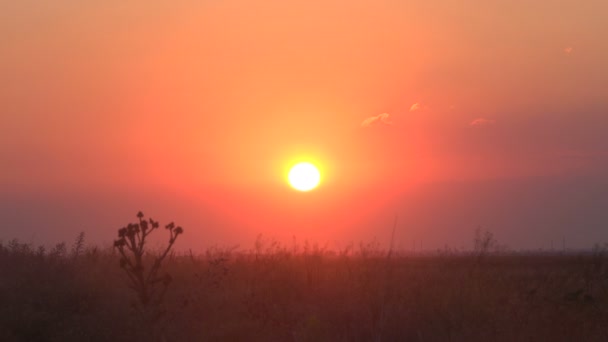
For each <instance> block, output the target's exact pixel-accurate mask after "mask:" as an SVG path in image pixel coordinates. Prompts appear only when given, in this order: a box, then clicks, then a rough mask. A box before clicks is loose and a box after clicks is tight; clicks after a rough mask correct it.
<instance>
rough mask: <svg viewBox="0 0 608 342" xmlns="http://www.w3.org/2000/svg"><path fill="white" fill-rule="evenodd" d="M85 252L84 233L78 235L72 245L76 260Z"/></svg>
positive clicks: (73, 256) (73, 255)
mask: <svg viewBox="0 0 608 342" xmlns="http://www.w3.org/2000/svg"><path fill="white" fill-rule="evenodd" d="M83 251H84V232H80V233H78V235H77V236H76V239H75V240H74V244H73V245H72V258H74V259H76V258H78V257H79V256H80V254H82V252H83Z"/></svg>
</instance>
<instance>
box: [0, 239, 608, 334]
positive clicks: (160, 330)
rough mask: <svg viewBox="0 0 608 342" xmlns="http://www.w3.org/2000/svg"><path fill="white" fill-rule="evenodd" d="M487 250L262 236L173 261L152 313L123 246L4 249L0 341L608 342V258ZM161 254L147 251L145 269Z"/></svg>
mask: <svg viewBox="0 0 608 342" xmlns="http://www.w3.org/2000/svg"><path fill="white" fill-rule="evenodd" d="M177 244H179V241H178V242H177ZM489 246H490V245H489V244H486V245H484V244H480V245H479V244H476V248H475V249H473V250H472V251H470V252H463V251H452V250H449V249H444V250H439V251H436V252H432V253H430V252H429V253H417V254H414V253H406V252H400V251H391V250H388V251H387V250H383V249H382V248H380V246H379V245H378V244H376V243H368V244H358V245H352V246H350V247H348V248H345V249H343V250H340V251H332V250H328V249H326V248H323V247H322V246H320V245H316V244H311V243H300V244H298V243H295V242H294V244H293V245H290V246H286V245H281V244H279V243H276V242H272V241H270V240H265V239H263V238H260V239H258V240H257V241H256V242H255V243H254V244H253V247H252V248H251V249H249V250H242V249H231V248H219V247H218V248H211V249H208V250H207V251H206V252H204V253H201V254H196V253H192V252H189V251H187V252H179V253H178V252H172V251H171V252H169V253H168V254H167V257H166V258H165V259H164V260H163V263H162V267H160V272H161V273H162V274H165V272H166V273H167V274H168V276H163V278H162V279H163V284H165V285H166V292H164V294H163V296H162V300H159V301H158V302H155V303H152V304H150V305H149V306H147V307H146V308H142V306H141V305H140V304H141V303H139V301H140V299H138V296H137V291H136V290H135V289H133V288H131V287H129V281H128V280H129V275H127V274H126V273H125V271H124V269H121V265H120V262H119V260H120V258H121V253H120V252H119V251H117V248H105V249H104V248H99V247H95V246H90V245H87V244H86V241H85V240H84V235H82V234H81V235H79V236H78V237H77V239H76V241H75V242H73V243H70V244H66V243H61V244H58V245H56V246H55V247H53V248H50V249H45V248H44V247H36V246H33V245H31V244H26V243H21V242H19V241H17V240H10V241H8V242H7V241H4V242H3V243H2V244H1V245H0V303H1V305H0V340H1V341H489V340H492V341H607V340H608V254H607V253H606V248H599V247H598V248H595V249H594V250H593V251H592V252H588V253H579V254H560V253H514V252H508V251H505V250H500V251H498V250H493V249H488V248H487V247H489ZM161 252H162V250H149V251H146V252H145V253H143V254H142V255H143V258H142V263H144V264H145V265H150V264H152V263H153V260H154V255H158V253H161ZM123 266H124V265H123ZM161 273H159V274H161ZM169 275H170V276H169Z"/></svg>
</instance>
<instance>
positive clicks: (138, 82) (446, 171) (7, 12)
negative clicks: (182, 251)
mask: <svg viewBox="0 0 608 342" xmlns="http://www.w3.org/2000/svg"><path fill="white" fill-rule="evenodd" d="M607 13H608V2H606V1H605V0H582V1H578V0H577V1H575V0H566V1H559V2H556V1H548V0H532V1H529V0H528V1H523V0H515V1H482V0H459V1H452V0H446V1H426V0H424V1H423V0H413V1H395V0H391V1H371V0H370V1H363V0H361V1H344V0H325V1H314V0H313V1H310V0H309V1H299V0H294V1H285V0H282V1H278V0H265V1H245V0H236V1H225V0H204V1H193V0H174V1H160V0H145V1H144V0H131V1H115V0H110V1H98V0H91V1H82V0H55V1H40V0H19V1H14V0H0V221H1V222H2V224H3V228H2V230H1V234H0V239H2V240H4V241H7V240H9V239H11V238H13V237H17V238H20V239H22V240H24V241H26V242H29V241H32V242H34V243H54V242H58V241H61V240H68V241H69V240H71V239H72V238H73V237H74V236H75V235H76V233H77V232H79V231H85V232H86V234H87V236H88V238H89V241H90V242H95V243H104V242H110V241H112V239H113V238H114V236H115V231H116V229H118V228H120V226H122V225H124V224H126V223H128V222H131V221H133V220H135V214H136V213H137V211H138V210H142V211H144V213H146V214H147V215H149V216H152V217H154V218H156V219H160V220H161V223H163V222H168V221H169V220H174V221H176V222H177V223H179V224H180V225H182V226H184V228H185V230H186V234H187V235H185V236H187V239H184V240H187V241H182V246H181V247H184V248H190V247H192V248H198V247H200V248H204V247H205V246H210V245H214V244H218V245H235V244H240V246H241V247H243V248H250V247H251V246H252V245H253V242H254V240H255V237H256V236H257V235H258V234H264V236H267V237H268V238H276V239H278V240H280V241H288V242H290V243H291V241H292V237H293V236H295V237H296V238H297V239H299V240H301V241H304V240H306V239H309V240H311V241H318V242H320V243H325V242H329V244H330V246H338V247H339V246H344V245H346V244H347V243H348V242H350V241H354V242H358V241H359V240H364V241H369V240H371V239H373V238H377V239H378V240H379V241H380V242H382V243H385V244H386V243H387V240H386V239H387V237H388V236H389V235H390V230H391V226H392V222H393V220H394V218H395V215H398V216H399V228H398V232H397V242H398V245H399V246H401V247H402V248H405V249H407V248H412V246H420V245H422V248H426V249H434V248H437V247H443V246H444V245H449V246H452V247H455V248H460V247H465V248H470V246H471V240H472V236H473V235H472V233H473V231H474V229H475V228H476V227H477V226H482V227H483V228H486V229H488V230H490V231H493V232H494V233H495V235H496V237H497V238H498V239H499V240H500V241H501V242H503V243H505V244H507V245H509V246H510V247H512V248H514V249H517V248H532V249H536V248H548V247H549V244H550V241H551V240H553V241H555V242H556V245H557V244H558V241H559V244H561V242H562V239H566V241H567V244H568V246H569V247H572V248H583V247H591V246H592V245H593V244H594V243H596V242H606V241H608V39H607V38H606V37H608V21H607V20H606V15H607ZM301 160H307V161H310V162H313V163H315V164H316V165H317V166H318V167H319V169H320V171H321V174H322V183H321V184H320V186H319V187H318V188H317V189H315V190H313V191H310V192H306V193H302V192H298V191H295V190H293V189H292V188H290V187H289V185H288V184H287V182H286V173H287V170H288V168H289V166H291V165H292V164H293V163H294V162H296V161H301Z"/></svg>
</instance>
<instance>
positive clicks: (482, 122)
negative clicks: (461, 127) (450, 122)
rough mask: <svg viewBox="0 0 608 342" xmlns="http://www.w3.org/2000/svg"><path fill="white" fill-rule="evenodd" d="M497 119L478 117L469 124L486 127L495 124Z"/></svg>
mask: <svg viewBox="0 0 608 342" xmlns="http://www.w3.org/2000/svg"><path fill="white" fill-rule="evenodd" d="M495 123H496V120H491V119H486V118H477V119H475V120H473V121H471V122H470V123H469V126H473V127H484V126H490V125H494V124H495Z"/></svg>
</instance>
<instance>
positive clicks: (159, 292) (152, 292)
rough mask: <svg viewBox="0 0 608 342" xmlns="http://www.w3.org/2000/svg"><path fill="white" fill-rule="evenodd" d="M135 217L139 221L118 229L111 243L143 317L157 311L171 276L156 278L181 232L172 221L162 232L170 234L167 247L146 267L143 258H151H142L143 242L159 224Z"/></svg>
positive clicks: (143, 254)
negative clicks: (118, 256) (135, 295)
mask: <svg viewBox="0 0 608 342" xmlns="http://www.w3.org/2000/svg"><path fill="white" fill-rule="evenodd" d="M137 218H138V219H139V222H137V223H129V224H128V225H127V226H126V227H123V228H120V229H119V230H118V239H117V240H115V241H114V247H115V248H116V249H118V252H119V253H120V267H121V268H122V269H123V270H125V273H126V274H127V277H128V285H129V287H130V288H131V289H132V290H133V291H135V293H136V294H137V298H138V304H139V305H138V306H136V308H139V309H141V311H142V313H144V314H146V313H151V312H152V311H154V310H151V309H156V308H158V306H159V305H160V303H161V302H162V299H163V297H164V295H165V292H166V291H167V287H168V286H169V284H170V283H171V276H170V275H169V274H167V273H166V274H164V275H162V276H159V271H160V269H161V265H162V263H163V260H165V258H166V257H167V255H168V254H169V252H170V251H171V248H172V247H173V245H174V244H175V241H176V240H177V237H178V236H179V235H181V234H182V233H183V232H184V230H183V229H182V227H179V226H178V227H176V226H175V224H174V223H173V222H171V223H169V224H167V225H166V226H165V229H166V230H167V231H168V232H169V241H168V245H167V247H166V248H165V249H164V250H162V251H161V252H160V253H159V254H158V255H156V256H154V257H153V258H152V260H153V261H152V262H151V265H149V262H148V263H146V259H147V260H150V258H145V256H146V255H147V253H148V252H147V251H146V243H147V242H148V237H149V236H150V234H152V232H154V231H155V230H157V229H159V223H158V222H157V221H154V220H153V219H148V220H146V219H145V218H144V214H143V213H142V212H141V211H140V212H139V213H137ZM148 254H149V253H148ZM160 314H161V312H155V315H154V316H155V317H154V318H156V317H158V316H160Z"/></svg>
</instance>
